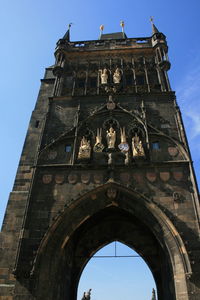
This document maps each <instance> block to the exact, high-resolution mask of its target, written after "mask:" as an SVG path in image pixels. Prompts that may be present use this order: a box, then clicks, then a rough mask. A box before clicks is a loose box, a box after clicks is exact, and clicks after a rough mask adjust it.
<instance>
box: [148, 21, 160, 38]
mask: <svg viewBox="0 0 200 300" xmlns="http://www.w3.org/2000/svg"><path fill="white" fill-rule="evenodd" d="M150 22H151V26H152V34H153V35H154V34H155V33H160V31H159V30H158V28H157V27H156V26H155V25H154V23H153V17H151V18H150Z"/></svg>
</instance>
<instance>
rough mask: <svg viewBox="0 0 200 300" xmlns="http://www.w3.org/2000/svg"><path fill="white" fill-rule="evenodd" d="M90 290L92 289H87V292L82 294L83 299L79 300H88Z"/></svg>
mask: <svg viewBox="0 0 200 300" xmlns="http://www.w3.org/2000/svg"><path fill="white" fill-rule="evenodd" d="M91 290H92V289H89V291H88V292H84V293H83V297H82V299H81V300H90V296H91Z"/></svg>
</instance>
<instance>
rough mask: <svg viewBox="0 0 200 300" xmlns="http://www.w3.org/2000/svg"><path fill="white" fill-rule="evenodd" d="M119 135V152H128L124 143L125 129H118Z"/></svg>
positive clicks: (127, 147) (126, 144) (127, 146)
mask: <svg viewBox="0 0 200 300" xmlns="http://www.w3.org/2000/svg"><path fill="white" fill-rule="evenodd" d="M120 134H121V143H120V144H119V146H118V148H119V149H120V150H121V152H124V153H126V152H128V150H129V145H128V143H127V142H126V133H125V128H124V127H123V128H120Z"/></svg>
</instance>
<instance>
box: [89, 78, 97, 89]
mask: <svg viewBox="0 0 200 300" xmlns="http://www.w3.org/2000/svg"><path fill="white" fill-rule="evenodd" d="M96 86H97V79H96V77H91V78H90V87H91V88H96Z"/></svg>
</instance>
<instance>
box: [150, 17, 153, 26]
mask: <svg viewBox="0 0 200 300" xmlns="http://www.w3.org/2000/svg"><path fill="white" fill-rule="evenodd" d="M153 21H154V17H152V16H151V17H150V22H151V24H152V25H153Z"/></svg>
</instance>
